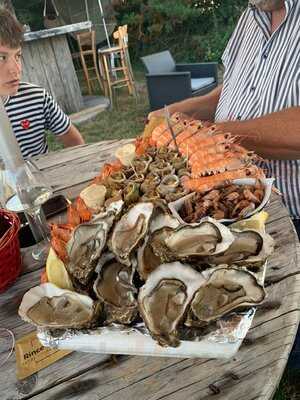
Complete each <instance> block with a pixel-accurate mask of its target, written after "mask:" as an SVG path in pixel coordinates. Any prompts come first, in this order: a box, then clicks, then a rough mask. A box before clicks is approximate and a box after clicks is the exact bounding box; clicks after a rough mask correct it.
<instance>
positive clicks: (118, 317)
mask: <svg viewBox="0 0 300 400" xmlns="http://www.w3.org/2000/svg"><path fill="white" fill-rule="evenodd" d="M96 271H97V272H98V278H97V279H96V281H95V283H94V286H93V289H94V292H95V293H96V295H97V297H98V298H99V299H100V300H101V301H102V302H104V312H105V314H106V318H105V323H106V324H110V323H112V322H115V323H121V324H130V323H131V322H132V321H133V319H134V318H135V317H136V315H137V312H138V310H137V302H136V299H135V295H136V293H137V289H136V288H135V286H134V284H133V274H134V268H133V267H132V266H127V265H124V264H121V263H120V262H119V261H117V260H116V258H115V256H114V255H113V254H112V253H106V254H104V255H103V256H102V257H101V259H100V260H99V263H98V265H97V268H96Z"/></svg>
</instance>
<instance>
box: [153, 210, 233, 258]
mask: <svg viewBox="0 0 300 400" xmlns="http://www.w3.org/2000/svg"><path fill="white" fill-rule="evenodd" d="M233 241H234V236H233V234H232V233H231V232H230V230H229V229H228V228H226V227H225V226H224V225H222V224H220V223H218V222H217V221H215V220H213V219H212V218H205V219H203V220H202V221H201V222H200V223H199V224H197V225H193V226H191V225H181V226H180V227H179V228H177V229H175V230H173V231H171V230H169V231H168V234H165V235H164V234H161V232H159V231H157V232H155V234H154V235H153V237H152V242H151V245H152V248H153V251H154V253H155V254H156V255H157V256H160V257H162V258H163V259H164V260H166V261H174V260H184V259H189V258H190V257H201V256H208V255H213V254H219V253H222V252H224V251H225V250H227V249H228V247H229V246H230V245H231V244H232V242H233Z"/></svg>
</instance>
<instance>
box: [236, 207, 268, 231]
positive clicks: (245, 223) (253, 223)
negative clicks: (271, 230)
mask: <svg viewBox="0 0 300 400" xmlns="http://www.w3.org/2000/svg"><path fill="white" fill-rule="evenodd" d="M268 218H269V214H268V213H267V212H266V211H261V212H260V213H258V214H254V215H252V217H250V218H248V219H243V220H242V221H238V222H235V223H234V224H232V225H230V228H234V229H240V230H243V229H255V230H258V231H261V232H264V231H265V224H266V221H267V219H268Z"/></svg>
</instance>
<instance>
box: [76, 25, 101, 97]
mask: <svg viewBox="0 0 300 400" xmlns="http://www.w3.org/2000/svg"><path fill="white" fill-rule="evenodd" d="M76 39H77V42H78V47H79V53H77V54H73V55H72V58H76V57H77V56H79V58H80V61H81V65H82V69H83V74H84V78H85V81H86V84H87V87H88V93H89V95H91V94H92V89H93V90H95V87H94V83H95V82H98V83H99V85H100V88H101V89H102V90H104V85H103V80H102V79H101V76H100V74H99V71H98V66H97V53H96V32H95V31H94V30H91V31H89V32H81V33H77V34H76Z"/></svg>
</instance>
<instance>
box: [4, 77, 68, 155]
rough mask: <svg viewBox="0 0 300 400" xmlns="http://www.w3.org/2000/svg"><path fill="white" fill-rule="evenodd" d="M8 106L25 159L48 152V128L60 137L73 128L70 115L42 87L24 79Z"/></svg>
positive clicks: (5, 100)
mask: <svg viewBox="0 0 300 400" xmlns="http://www.w3.org/2000/svg"><path fill="white" fill-rule="evenodd" d="M4 106H5V109H6V111H7V114H8V117H9V119H10V122H11V125H12V128H13V131H14V133H15V135H16V138H17V141H18V143H19V146H20V148H21V152H22V155H23V157H24V158H28V157H33V156H36V155H39V154H45V153H47V151H48V145H47V139H46V130H49V131H51V132H52V133H53V134H54V135H56V136H59V135H63V134H65V133H66V132H67V131H68V129H69V128H70V119H69V117H68V116H67V115H66V114H65V113H64V112H63V111H62V110H61V108H60V107H59V106H58V104H57V102H56V101H55V100H54V99H53V98H52V96H51V95H50V94H49V93H47V92H46V90H45V89H43V88H41V87H39V86H36V85H32V84H30V83H25V82H22V83H21V84H20V87H19V89H18V92H17V94H16V95H14V96H10V97H8V98H6V99H4Z"/></svg>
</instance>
